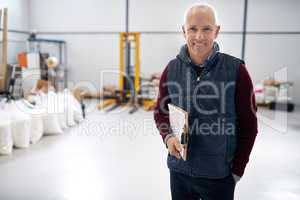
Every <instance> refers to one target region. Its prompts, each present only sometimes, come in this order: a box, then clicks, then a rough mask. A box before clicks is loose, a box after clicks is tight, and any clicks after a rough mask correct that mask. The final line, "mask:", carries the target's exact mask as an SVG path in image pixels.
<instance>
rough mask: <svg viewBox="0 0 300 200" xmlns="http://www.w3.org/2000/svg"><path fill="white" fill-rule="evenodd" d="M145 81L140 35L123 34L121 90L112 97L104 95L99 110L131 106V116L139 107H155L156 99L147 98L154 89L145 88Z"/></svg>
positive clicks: (134, 33)
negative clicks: (142, 74) (142, 70)
mask: <svg viewBox="0 0 300 200" xmlns="http://www.w3.org/2000/svg"><path fill="white" fill-rule="evenodd" d="M133 62H134V63H133ZM143 80H147V79H141V77H140V33H138V32H121V33H120V71H119V88H118V89H116V90H114V91H113V93H112V94H111V95H103V96H102V97H101V98H102V102H101V103H100V104H99V105H98V108H99V109H104V108H106V107H108V106H111V107H109V108H108V109H107V110H106V111H107V112H110V111H112V110H115V109H117V108H118V107H120V106H129V107H131V109H130V111H129V113H130V114H132V113H134V112H136V111H137V110H138V109H139V107H143V108H144V109H145V110H150V109H151V108H153V106H154V105H155V99H153V98H151V97H149V96H147V93H149V90H151V89H153V88H151V86H149V84H144V86H143V85H142V84H141V82H142V81H143ZM104 89H105V88H104Z"/></svg>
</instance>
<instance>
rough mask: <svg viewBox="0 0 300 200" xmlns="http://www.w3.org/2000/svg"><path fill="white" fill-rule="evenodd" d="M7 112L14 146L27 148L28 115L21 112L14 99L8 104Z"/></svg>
mask: <svg viewBox="0 0 300 200" xmlns="http://www.w3.org/2000/svg"><path fill="white" fill-rule="evenodd" d="M7 112H8V113H9V115H10V119H11V132H12V138H13V143H14V146H15V147H18V148H28V147H29V143H30V129H31V118H30V115H29V114H26V113H25V112H22V110H21V109H20V108H19V107H17V106H16V103H15V102H14V101H12V102H11V103H10V104H9V105H8V107H7Z"/></svg>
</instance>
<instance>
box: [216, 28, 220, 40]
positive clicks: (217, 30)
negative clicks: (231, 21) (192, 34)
mask: <svg viewBox="0 0 300 200" xmlns="http://www.w3.org/2000/svg"><path fill="white" fill-rule="evenodd" d="M219 32H220V26H216V32H215V39H216V38H217V37H218V35H219Z"/></svg>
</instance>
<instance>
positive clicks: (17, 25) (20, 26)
mask: <svg viewBox="0 0 300 200" xmlns="http://www.w3.org/2000/svg"><path fill="white" fill-rule="evenodd" d="M0 8H8V29H12V30H18V31H27V30H28V28H29V20H28V19H29V18H28V16H29V15H28V12H29V10H28V0H0ZM27 37H28V36H27V35H25V34H19V33H11V32H9V33H8V62H9V63H15V62H16V55H17V53H19V52H21V51H25V50H26V43H25V40H26V39H27ZM1 40H2V34H1Z"/></svg>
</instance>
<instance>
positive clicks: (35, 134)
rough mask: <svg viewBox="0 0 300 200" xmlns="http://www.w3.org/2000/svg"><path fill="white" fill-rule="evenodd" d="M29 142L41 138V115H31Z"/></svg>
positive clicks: (42, 129) (42, 126) (33, 142)
mask: <svg viewBox="0 0 300 200" xmlns="http://www.w3.org/2000/svg"><path fill="white" fill-rule="evenodd" d="M30 133H31V134H30V142H31V143H32V144H35V143H37V142H38V141H40V140H41V138H42V137H43V133H44V124H43V117H42V116H41V115H31V131H30Z"/></svg>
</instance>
